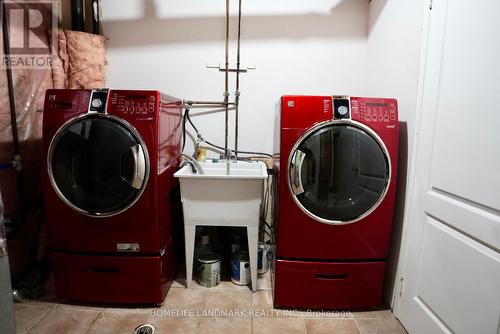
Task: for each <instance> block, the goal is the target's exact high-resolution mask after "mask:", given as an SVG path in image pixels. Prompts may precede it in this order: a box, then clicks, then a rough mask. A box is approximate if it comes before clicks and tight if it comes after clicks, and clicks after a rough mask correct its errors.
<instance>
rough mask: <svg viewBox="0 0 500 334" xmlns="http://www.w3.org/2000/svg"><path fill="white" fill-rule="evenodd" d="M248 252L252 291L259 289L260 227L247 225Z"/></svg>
mask: <svg viewBox="0 0 500 334" xmlns="http://www.w3.org/2000/svg"><path fill="white" fill-rule="evenodd" d="M247 236H248V252H249V253H250V254H249V255H250V274H251V276H252V291H253V292H255V291H257V246H258V244H259V229H258V228H257V227H247Z"/></svg>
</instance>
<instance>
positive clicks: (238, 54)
mask: <svg viewBox="0 0 500 334" xmlns="http://www.w3.org/2000/svg"><path fill="white" fill-rule="evenodd" d="M240 39H241V0H239V3H238V46H237V51H236V52H237V55H236V92H235V93H234V95H235V98H234V105H235V127H234V155H235V158H236V159H238V122H239V120H238V114H239V105H240Z"/></svg>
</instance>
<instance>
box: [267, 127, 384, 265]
mask: <svg viewBox="0 0 500 334" xmlns="http://www.w3.org/2000/svg"><path fill="white" fill-rule="evenodd" d="M283 131H284V133H285V135H284V136H283V138H284V142H283V146H282V150H283V151H285V152H286V151H288V152H290V154H289V156H288V164H287V173H286V175H285V176H284V178H283V177H281V181H282V183H285V184H286V185H282V186H281V190H280V193H281V194H280V213H279V223H278V226H277V229H278V235H277V238H278V240H277V246H278V256H280V257H286V258H290V259H296V258H305V259H331V260H333V259H356V258H361V259H367V258H382V257H385V255H386V252H387V238H388V235H389V232H388V229H389V228H390V225H391V223H392V205H393V193H392V192H391V196H390V198H389V199H388V201H384V199H386V198H387V196H386V195H387V194H388V190H389V185H390V183H391V160H390V158H389V153H388V151H387V148H386V146H385V145H384V142H383V141H382V139H381V138H380V137H379V136H378V135H377V134H376V133H375V132H374V131H373V130H371V129H370V128H369V127H367V126H366V125H364V124H361V123H359V122H356V121H351V120H334V121H327V122H323V123H320V124H318V125H316V126H315V127H313V128H311V129H309V130H308V131H306V132H305V133H302V134H301V135H300V134H297V135H295V134H296V133H297V130H292V129H285V130H283ZM292 140H293V142H292ZM289 145H290V146H289ZM288 147H290V148H289V149H288ZM283 181H284V182H283Z"/></svg>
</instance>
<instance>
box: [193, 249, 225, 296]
mask: <svg viewBox="0 0 500 334" xmlns="http://www.w3.org/2000/svg"><path fill="white" fill-rule="evenodd" d="M197 260H198V263H199V268H198V283H199V284H200V285H201V286H204V287H206V288H213V287H214V286H217V285H218V284H219V283H220V255H219V254H217V253H214V252H205V253H201V254H199V255H198V259H197Z"/></svg>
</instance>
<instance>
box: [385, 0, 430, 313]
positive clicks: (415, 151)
mask: <svg viewBox="0 0 500 334" xmlns="http://www.w3.org/2000/svg"><path fill="white" fill-rule="evenodd" d="M432 1H433V0H428V1H425V2H424V3H423V5H422V6H423V8H422V9H423V10H424V15H423V24H422V36H421V41H420V46H421V47H420V57H419V58H420V61H419V66H418V82H417V90H416V92H415V93H416V96H417V98H416V105H415V124H414V127H413V128H414V132H413V133H414V135H413V139H412V143H413V148H412V152H411V155H410V160H409V164H408V166H409V167H408V177H407V182H408V186H407V188H406V194H405V199H404V202H405V203H406V204H405V208H404V215H403V229H402V232H401V245H400V254H399V258H398V263H397V270H396V275H395V279H396V282H395V283H394V286H393V291H392V296H393V297H392V300H391V305H390V306H391V308H392V312H393V314H394V316H395V317H396V318H398V319H399V311H400V308H401V300H402V294H403V290H404V284H405V282H404V273H405V272H406V269H407V264H408V254H409V246H410V242H409V241H410V236H411V235H412V232H411V230H412V229H413V225H412V224H411V223H410V221H411V219H412V217H413V216H414V215H415V210H416V206H415V204H414V203H415V199H416V198H417V196H418V194H417V172H416V169H417V168H416V167H417V166H416V162H417V161H418V159H417V158H418V155H419V152H420V149H421V142H420V140H419V139H420V130H421V128H422V126H423V122H422V110H423V103H424V90H425V69H426V67H427V59H428V51H429V30H430V24H431V14H432Z"/></svg>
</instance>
